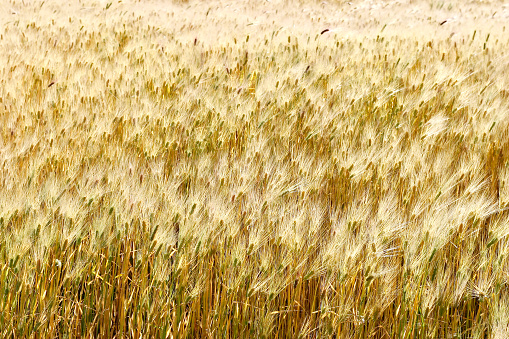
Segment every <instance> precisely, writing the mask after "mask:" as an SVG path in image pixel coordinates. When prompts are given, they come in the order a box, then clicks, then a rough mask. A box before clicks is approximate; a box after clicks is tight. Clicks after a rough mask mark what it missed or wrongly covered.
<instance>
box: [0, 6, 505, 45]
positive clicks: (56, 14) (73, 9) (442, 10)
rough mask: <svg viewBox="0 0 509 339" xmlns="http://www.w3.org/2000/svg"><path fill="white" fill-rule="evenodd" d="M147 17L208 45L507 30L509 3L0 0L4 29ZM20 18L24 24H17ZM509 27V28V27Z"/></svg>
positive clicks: (167, 29) (76, 25)
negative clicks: (278, 36)
mask: <svg viewBox="0 0 509 339" xmlns="http://www.w3.org/2000/svg"><path fill="white" fill-rule="evenodd" d="M135 21H142V22H143V23H146V24H147V25H150V26H152V27H157V28H159V29H161V30H163V31H164V32H167V33H168V34H171V35H173V36H175V37H177V38H179V39H183V40H187V39H192V40H194V39H197V40H199V41H200V42H202V43H204V44H206V45H209V44H210V45H213V44H217V43H219V42H221V41H224V42H229V41H231V40H232V39H233V38H237V39H241V38H242V39H244V38H245V37H246V36H247V35H250V36H251V37H257V36H263V35H267V34H272V33H273V32H280V33H284V34H282V35H284V36H286V35H293V36H311V37H314V36H315V35H316V34H319V33H320V32H322V31H323V30H326V29H328V30H329V31H328V32H327V34H324V36H325V35H329V36H333V35H335V36H342V37H354V36H358V35H360V36H364V37H365V36H375V37H376V35H379V34H384V35H389V36H390V35H398V36H408V35H411V36H413V35H415V36H419V37H422V38H429V39H431V38H434V37H442V38H447V37H451V36H466V35H472V34H473V32H474V31H477V34H478V35H477V36H480V37H482V36H484V37H486V36H487V34H488V33H490V34H491V36H494V35H498V34H505V29H506V28H505V25H509V3H507V2H504V1H496V0H492V1H490V0H488V1H480V0H477V1H476V0H470V1H459V0H452V1H438V0H400V1H383V0H382V1H380V0H377V1H375V0H351V1H314V0H306V1H304V0H301V1H285V0H265V1H250V0H240V1H238V0H235V1H231V0H219V1H218V0H212V1H163V0H148V1H145V0H141V1H129V0H127V1H118V0H116V1H87V0H84V1H69V2H67V1H61V0H46V1H41V0H35V1H34V0H22V1H20V0H15V1H9V2H7V1H3V2H2V3H1V4H0V32H3V31H5V29H8V28H9V27H16V29H19V30H22V29H23V26H24V25H26V24H29V23H32V22H35V23H36V24H37V25H45V24H50V25H55V26H57V27H66V29H68V30H70V32H72V30H73V29H81V27H82V26H84V27H85V28H91V27H90V26H96V27H98V28H101V27H102V28H104V27H107V26H110V25H122V24H129V22H135ZM17 22H18V24H16V23H17ZM507 34H509V32H508V33H507Z"/></svg>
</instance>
